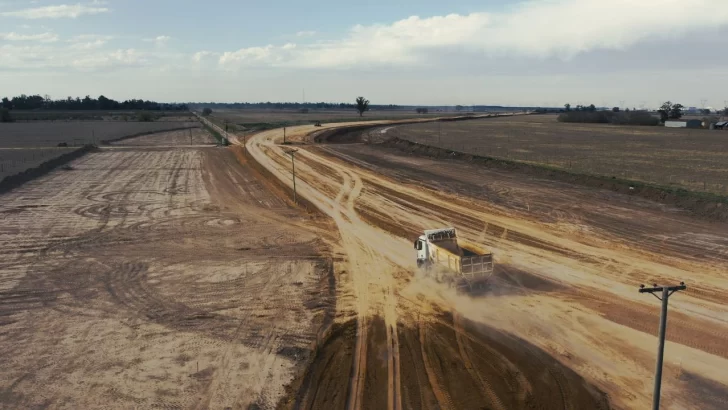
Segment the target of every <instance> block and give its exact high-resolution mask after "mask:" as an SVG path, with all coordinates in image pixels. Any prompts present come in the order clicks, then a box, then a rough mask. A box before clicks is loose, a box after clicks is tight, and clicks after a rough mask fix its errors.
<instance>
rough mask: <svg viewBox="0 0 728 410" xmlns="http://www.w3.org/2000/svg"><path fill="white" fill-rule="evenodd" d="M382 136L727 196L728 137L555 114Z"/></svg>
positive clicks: (406, 129)
mask: <svg viewBox="0 0 728 410" xmlns="http://www.w3.org/2000/svg"><path fill="white" fill-rule="evenodd" d="M386 135H388V136H398V137H400V138H403V139H407V140H410V141H413V142H418V143H422V144H427V145H432V146H437V147H441V148H447V149H452V150H456V151H460V152H466V153H471V154H474V155H484V156H491V157H497V158H507V159H513V160H518V161H525V162H531V163H539V164H545V165H549V166H553V167H558V168H562V169H566V170H570V171H573V172H577V173H588V174H596V175H605V176H610V177H611V176H616V177H618V178H625V179H632V180H638V181H643V182H649V183H654V184H659V185H665V186H673V187H679V188H685V189H689V190H693V191H706V192H712V193H718V194H728V155H727V154H728V132H723V131H710V130H700V129H697V130H688V129H679V128H664V127H630V126H614V125H608V124H568V123H559V122H557V121H556V116H555V115H532V116H516V117H507V118H492V119H482V120H474V121H463V122H450V123H448V122H444V123H426V124H413V125H406V126H400V127H397V128H395V129H392V130H389V131H388V132H387V133H386Z"/></svg>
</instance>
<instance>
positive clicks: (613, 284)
mask: <svg viewBox="0 0 728 410" xmlns="http://www.w3.org/2000/svg"><path fill="white" fill-rule="evenodd" d="M312 131H314V128H313V127H297V128H293V129H291V128H289V129H288V132H287V136H288V139H289V141H305V139H306V137H305V136H306V134H307V133H310V132H312ZM281 140H282V133H281V132H280V130H271V131H266V132H262V133H260V134H257V135H255V136H253V137H250V138H249V139H248V140H247V144H246V149H247V152H248V154H249V155H251V156H252V158H254V159H255V160H256V161H257V162H258V163H260V164H261V165H262V166H264V167H265V168H266V169H267V170H268V171H270V172H271V173H272V174H273V175H274V176H275V177H276V178H278V179H280V180H281V181H283V183H285V184H286V185H288V186H289V187H290V186H292V177H291V158H290V156H289V155H288V154H287V153H286V151H288V150H290V149H291V148H294V149H297V152H296V153H295V156H296V171H297V175H296V176H297V181H296V187H297V191H298V195H299V196H300V197H303V198H305V199H306V200H307V201H309V202H310V203H312V204H314V205H315V206H316V207H317V208H319V209H320V210H321V211H323V212H324V213H325V214H327V215H328V216H330V217H331V218H332V219H333V220H334V221H335V223H336V226H337V227H338V229H339V233H340V235H341V239H342V241H341V249H340V252H341V253H342V254H344V255H346V260H347V264H346V265H345V266H344V268H343V272H341V274H340V278H339V282H338V283H337V293H338V295H337V297H338V302H337V312H338V316H337V323H339V324H340V327H338V328H337V329H336V330H335V332H334V333H336V332H337V331H338V332H339V333H336V334H340V335H342V336H341V337H351V338H353V339H354V342H353V343H354V347H353V349H351V350H352V351H351V352H348V353H347V354H351V363H352V364H351V369H350V370H351V371H350V373H349V374H351V380H350V381H349V382H348V385H346V386H341V385H340V384H341V383H339V384H338V385H337V383H336V381H335V380H333V381H332V380H325V377H324V376H321V378H319V379H317V381H316V383H313V382H310V380H309V382H310V385H314V384H315V385H317V386H318V389H326V391H324V392H318V391H316V392H314V393H311V391H310V390H309V391H304V392H301V393H300V396H301V398H300V400H299V405H300V407H302V408H324V407H325V406H326V405H331V404H332V402H331V401H326V400H324V401H321V400H320V399H321V396H322V395H324V394H325V395H326V396H328V397H335V398H338V399H340V400H342V401H340V402H335V400H334V402H335V403H344V402H345V403H346V406H347V407H348V408H384V407H386V408H390V409H399V408H438V406H439V408H478V406H479V405H487V406H489V407H491V408H518V407H527V406H528V405H529V404H533V403H539V404H541V405H546V404H544V403H548V406H549V407H553V408H600V407H606V406H607V404H606V401H607V398H608V400H609V402H610V404H611V406H613V407H616V408H645V407H648V406H649V404H650V402H651V397H650V396H651V380H652V371H653V363H654V347H655V345H656V339H655V337H654V336H655V333H656V324H657V316H656V314H657V309H656V305H655V303H653V301H652V300H645V299H644V298H643V297H642V296H640V295H639V294H638V293H637V292H636V291H635V289H636V286H637V284H639V283H640V282H642V281H648V280H653V279H660V280H664V281H671V282H673V281H680V280H686V278H689V281H690V282H691V283H692V284H693V285H694V288H695V289H696V290H698V291H697V292H688V293H685V294H681V295H680V296H679V297H678V298H675V299H673V301H671V310H672V311H674V313H673V312H671V322H670V326H671V330H673V332H672V333H671V334H669V335H668V339H669V342H668V347H667V356H666V357H668V360H667V361H666V364H665V366H666V367H665V375H666V376H665V378H664V382H663V402H664V403H666V405H674V406H686V407H690V406H695V405H696V404H699V405H700V407H701V408H721V406H723V404H725V403H726V398H728V394H727V393H726V391H727V390H726V387H725V386H726V385H728V372H726V371H725V370H724V369H726V368H728V360H726V359H728V349H726V347H725V343H724V341H725V340H726V336H727V335H728V321H727V320H726V318H727V317H728V308H727V307H726V306H724V305H723V304H721V303H720V298H721V297H725V295H726V294H728V292H727V291H726V289H728V278H727V277H726V275H725V273H724V272H725V268H726V266H728V263H726V259H725V258H718V259H717V260H716V259H712V258H711V259H707V260H703V261H700V260H695V259H692V258H691V259H689V260H687V259H685V258H681V257H679V256H680V255H679V254H678V255H677V256H676V255H675V254H674V253H671V254H669V255H664V254H662V253H660V252H659V248H658V249H655V247H654V246H653V247H645V248H640V247H638V246H631V247H628V246H625V245H624V243H623V242H622V241H620V240H619V238H615V236H614V235H613V234H609V235H608V234H602V233H601V232H596V231H594V232H588V233H587V234H583V233H582V234H576V235H575V234H574V230H573V229H568V230H567V229H563V228H564V226H563V224H557V225H553V224H545V223H543V222H542V221H539V220H538V219H537V218H528V217H524V215H519V214H514V213H509V212H504V210H503V208H502V207H497V206H494V205H493V204H491V203H488V202H484V201H480V200H477V199H474V198H472V197H468V196H467V195H459V194H458V193H448V192H446V191H445V190H442V189H437V188H435V187H430V186H428V184H427V183H426V181H425V180H423V181H417V180H416V179H412V180H408V179H403V178H402V175H400V174H399V173H398V171H393V172H392V173H391V174H390V173H386V174H387V176H385V175H384V174H383V173H382V172H376V171H378V169H377V167H376V166H372V164H371V163H367V161H366V160H362V159H361V158H357V157H356V156H355V155H351V156H350V155H347V154H346V153H343V152H341V151H339V150H335V149H332V148H328V147H322V146H309V145H306V144H305V143H304V144H303V145H299V144H297V145H295V146H294V145H287V146H286V145H279V143H280V142H281ZM294 144H295V142H294ZM355 150H358V148H357V149H355ZM402 161H407V160H406V159H404V160H402ZM415 178H416V177H415ZM567 216H569V218H570V219H574V218H575V216H573V215H567ZM651 216H652V217H658V218H659V217H660V215H659V214H657V215H655V214H652V215H651ZM448 225H454V226H456V227H457V228H458V230H459V231H460V232H461V234H462V236H463V237H464V238H465V239H467V240H469V241H472V242H474V243H483V244H486V245H488V246H490V247H491V248H492V249H493V250H494V252H495V254H496V260H497V263H498V270H497V272H496V273H497V275H496V279H495V280H494V281H493V283H492V285H491V289H489V290H488V292H486V294H485V295H479V296H472V295H470V296H468V295H463V294H458V293H456V292H453V291H450V290H447V289H443V288H442V287H441V286H439V285H437V284H435V283H433V282H431V281H429V280H428V279H425V278H421V277H419V275H418V274H417V273H416V268H415V266H414V265H415V264H414V256H413V251H412V249H411V240H412V238H413V237H414V235H416V234H417V233H418V232H421V231H422V230H423V229H425V228H431V227H437V226H448ZM586 225H588V223H587V222H585V226H582V227H577V228H580V229H590V227H589V226H586ZM725 243H728V242H725ZM714 244H715V246H718V247H720V246H723V251H720V250H717V251H716V252H717V253H718V255H721V254H722V255H723V256H724V255H725V253H724V251H725V249H726V248H725V246H726V245H720V241H716V242H714ZM715 246H714V247H715ZM669 249H671V248H669ZM708 286H712V287H713V288H716V287H717V288H718V290H717V291H715V292H714V293H709V292H705V291H701V289H705V288H707V287H708ZM452 312H454V314H453V313H452ZM351 326H356V331H355V332H354V331H353V330H352V328H351ZM653 326H654V327H653ZM372 350H375V351H374V352H373V351H372ZM327 355H329V356H327ZM334 355H335V354H334V353H332V352H329V351H328V350H327V346H324V347H323V349H322V350H321V352H320V356H321V359H320V360H318V361H317V362H314V364H313V365H312V368H311V369H310V374H313V375H314V376H311V377H317V376H315V375H316V374H320V373H326V372H322V371H321V370H320V369H317V368H316V366H333V364H331V361H332V358H333V357H335V356H334ZM327 360H328V361H329V362H326V363H323V362H324V361H327ZM340 361H341V358H339V360H337V362H340ZM337 371H338V373H337V372H333V373H336V374H347V368H344V369H337ZM400 375H403V376H401V377H400ZM581 377H584V378H585V379H586V382H585V381H584V380H582V379H581ZM322 385H323V386H325V387H321V386H322ZM309 387H310V386H309ZM384 389H386V391H387V392H388V393H387V395H386V397H383V396H384ZM314 390H315V389H314ZM697 392H702V393H697ZM322 406H324V407H322Z"/></svg>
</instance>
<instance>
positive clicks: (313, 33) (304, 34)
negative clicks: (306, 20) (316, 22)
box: [296, 30, 316, 37]
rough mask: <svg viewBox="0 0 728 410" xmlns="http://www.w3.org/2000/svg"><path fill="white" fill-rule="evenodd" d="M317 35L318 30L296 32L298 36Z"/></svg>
mask: <svg viewBox="0 0 728 410" xmlns="http://www.w3.org/2000/svg"><path fill="white" fill-rule="evenodd" d="M315 35H316V32H315V31H310V30H309V31H299V32H298V33H296V37H311V36H315Z"/></svg>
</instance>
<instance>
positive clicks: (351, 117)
mask: <svg viewBox="0 0 728 410" xmlns="http://www.w3.org/2000/svg"><path fill="white" fill-rule="evenodd" d="M456 115H464V113H457V112H435V111H432V112H430V113H428V114H417V113H416V112H414V110H392V111H384V110H372V111H367V112H365V113H364V116H363V117H359V113H358V112H357V111H356V110H354V109H351V110H310V111H309V112H308V113H305V114H304V113H300V112H298V111H296V110H256V109H250V110H248V109H239V110H232V109H216V110H213V113H212V115H211V116H210V120H211V121H213V122H214V123H216V124H218V125H223V124H224V123H225V121H228V122H229V123H230V124H234V125H236V126H238V127H239V128H240V129H241V130H242V129H246V128H247V129H255V128H265V127H264V124H267V125H268V128H270V126H280V127H283V126H292V125H303V124H312V123H314V122H315V121H321V122H323V123H326V122H350V121H362V120H363V121H371V120H403V119H408V118H435V117H444V116H456Z"/></svg>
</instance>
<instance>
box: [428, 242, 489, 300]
mask: <svg viewBox="0 0 728 410" xmlns="http://www.w3.org/2000/svg"><path fill="white" fill-rule="evenodd" d="M415 249H416V250H417V267H419V268H423V269H425V270H426V271H427V272H428V273H429V274H430V275H432V276H434V277H435V279H436V280H437V281H438V282H443V283H448V284H449V285H455V286H461V285H467V286H470V287H473V286H477V285H481V284H483V283H484V282H485V281H486V280H487V279H488V278H490V276H491V275H492V274H493V254H492V253H490V252H486V251H482V250H478V249H476V248H475V247H473V246H471V245H469V244H466V243H465V242H464V241H462V240H459V239H458V236H457V231H456V230H455V228H443V229H431V230H426V231H425V234H424V235H420V237H419V238H417V240H416V241H415Z"/></svg>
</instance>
